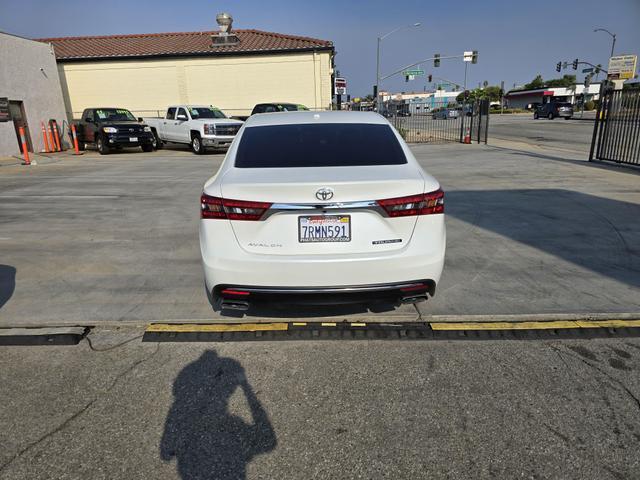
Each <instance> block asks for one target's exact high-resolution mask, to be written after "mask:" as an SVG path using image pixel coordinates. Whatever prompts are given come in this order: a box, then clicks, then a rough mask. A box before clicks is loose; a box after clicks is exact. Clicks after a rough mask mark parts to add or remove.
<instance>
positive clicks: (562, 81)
mask: <svg viewBox="0 0 640 480" xmlns="http://www.w3.org/2000/svg"><path fill="white" fill-rule="evenodd" d="M544 83H545V87H565V88H570V87H573V86H575V84H576V76H575V75H563V76H562V78H552V79H551V80H546V81H545V82H544Z"/></svg>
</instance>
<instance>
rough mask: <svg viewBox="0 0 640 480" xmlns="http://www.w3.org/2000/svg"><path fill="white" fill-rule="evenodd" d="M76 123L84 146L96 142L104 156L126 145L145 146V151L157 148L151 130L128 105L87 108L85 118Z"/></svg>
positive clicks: (79, 145)
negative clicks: (132, 112)
mask: <svg viewBox="0 0 640 480" xmlns="http://www.w3.org/2000/svg"><path fill="white" fill-rule="evenodd" d="M74 124H75V126H76V132H77V135H78V147H79V148H80V149H84V148H85V146H86V145H95V147H96V148H97V149H98V151H99V152H100V154H102V155H106V154H107V153H109V151H110V150H111V149H114V148H115V149H121V148H123V147H142V151H144V152H151V151H152V150H153V140H154V137H153V133H151V129H150V128H149V127H148V126H147V125H145V124H144V123H140V122H139V121H138V120H137V119H136V117H134V116H133V115H132V114H131V112H130V111H129V110H127V109H125V108H111V107H107V108H87V109H85V111H84V112H82V119H81V120H79V121H77V122H74Z"/></svg>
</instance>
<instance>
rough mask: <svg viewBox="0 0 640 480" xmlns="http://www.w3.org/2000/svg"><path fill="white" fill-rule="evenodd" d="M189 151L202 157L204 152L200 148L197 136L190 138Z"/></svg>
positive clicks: (199, 140)
mask: <svg viewBox="0 0 640 480" xmlns="http://www.w3.org/2000/svg"><path fill="white" fill-rule="evenodd" d="M191 151H192V152H193V153H195V154H196V155H202V154H204V152H205V149H204V147H203V146H202V139H201V138H200V135H198V134H196V135H194V136H193V137H192V138H191Z"/></svg>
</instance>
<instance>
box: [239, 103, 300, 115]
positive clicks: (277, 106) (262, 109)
mask: <svg viewBox="0 0 640 480" xmlns="http://www.w3.org/2000/svg"><path fill="white" fill-rule="evenodd" d="M306 110H309V109H308V108H307V107H305V106H304V105H301V104H299V103H286V102H273V103H259V104H257V105H256V106H255V107H253V110H252V111H251V115H254V114H256V113H274V112H297V111H306Z"/></svg>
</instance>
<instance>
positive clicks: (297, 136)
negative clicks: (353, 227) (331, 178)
mask: <svg viewBox="0 0 640 480" xmlns="http://www.w3.org/2000/svg"><path fill="white" fill-rule="evenodd" d="M404 163H407V159H406V157H405V155H404V152H403V151H402V147H401V146H400V143H399V142H398V139H397V138H396V136H395V134H394V132H393V130H392V129H391V127H390V126H388V125H376V124H357V123H316V124H302V125H271V126H265V127H248V128H245V130H244V133H243V134H242V139H241V140H240V144H239V145H238V152H237V154H236V164H235V166H236V167H238V168H287V167H296V168H297V167H347V166H366V165H401V164H404Z"/></svg>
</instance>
